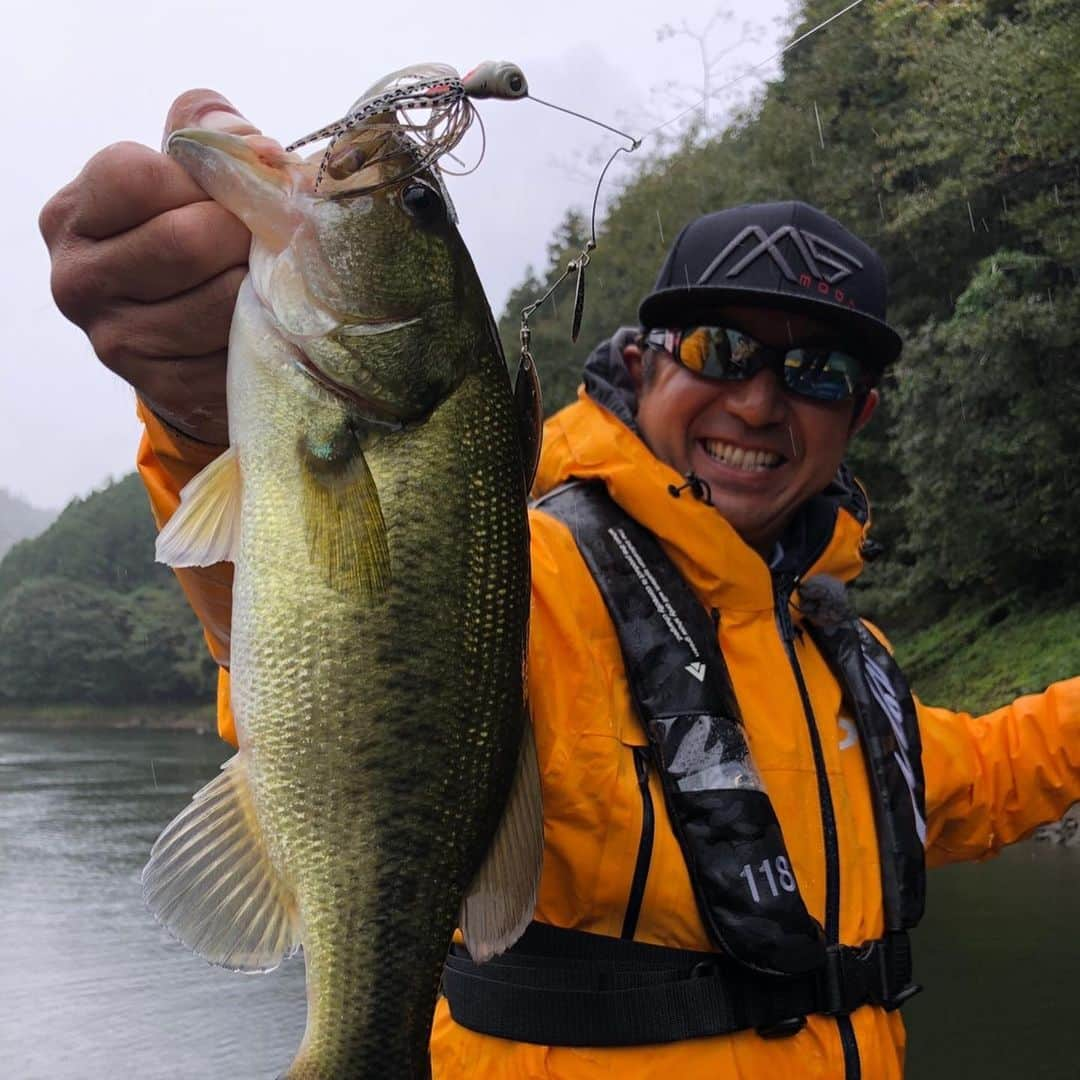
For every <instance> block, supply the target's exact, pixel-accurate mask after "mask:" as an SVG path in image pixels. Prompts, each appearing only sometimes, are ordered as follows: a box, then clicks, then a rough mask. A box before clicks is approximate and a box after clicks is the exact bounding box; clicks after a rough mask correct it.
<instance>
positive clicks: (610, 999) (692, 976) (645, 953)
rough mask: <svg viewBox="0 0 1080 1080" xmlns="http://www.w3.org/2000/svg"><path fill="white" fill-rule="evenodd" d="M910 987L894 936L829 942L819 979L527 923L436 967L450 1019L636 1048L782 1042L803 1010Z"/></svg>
mask: <svg viewBox="0 0 1080 1080" xmlns="http://www.w3.org/2000/svg"><path fill="white" fill-rule="evenodd" d="M919 989H920V988H919V987H918V986H915V985H914V984H912V982H911V949H910V944H909V941H908V936H907V934H906V933H903V932H900V933H895V934H889V935H888V936H887V937H885V938H883V939H881V940H878V941H873V942H868V943H867V944H866V945H864V946H863V947H862V948H859V949H854V948H850V947H848V946H840V947H838V948H836V949H832V950H830V951H829V954H828V961H827V963H826V966H825V968H824V970H823V972H822V974H820V975H818V976H798V977H790V978H786V977H775V976H767V975H760V974H757V973H755V972H751V971H749V970H747V969H746V968H745V967H743V966H742V965H740V964H737V963H735V962H734V961H732V960H730V959H728V958H727V957H725V956H723V955H722V954H720V953H702V952H693V951H689V950H683V949H669V948H664V947H662V946H658V945H647V944H644V943H643V942H639V941H628V940H625V939H622V938H612V937H606V936H602V935H598V934H588V933H584V932H583V931H580V930H564V929H561V928H559V927H555V926H548V925H546V924H543V923H532V924H531V925H530V926H529V928H528V929H527V930H526V931H525V934H524V935H523V937H522V938H521V940H520V941H519V942H518V943H517V944H516V945H515V946H514V947H513V948H512V949H511V950H509V951H508V952H507V953H504V954H503V955H502V956H500V957H496V958H495V959H493V960H489V961H488V962H487V963H484V964H474V963H473V962H472V960H471V959H470V958H469V955H468V953H467V952H466V951H465V950H464V948H462V947H461V946H456V945H455V946H454V947H453V948H452V949H451V952H450V955H449V957H448V958H447V962H446V968H445V971H444V973H443V990H444V992H445V994H446V997H447V1000H448V1002H449V1005H450V1013H451V1015H452V1016H453V1018H454V1020H455V1021H456V1022H457V1023H459V1024H461V1025H462V1026H464V1027H467V1028H470V1029H472V1030H474V1031H480V1032H483V1033H485V1034H488V1035H495V1036H498V1037H500V1038H504V1039H513V1040H515V1041H516V1042H527V1043H537V1044H539V1045H544V1046H635V1045H643V1044H647V1043H665V1042H674V1041H677V1040H680V1039H694V1038H701V1037H703V1036H710V1035H728V1034H731V1033H732V1032H736V1031H746V1030H750V1029H755V1030H757V1031H758V1033H759V1034H760V1035H762V1036H763V1037H765V1038H775V1037H783V1036H786V1035H793V1034H795V1033H796V1032H797V1031H799V1030H801V1029H802V1027H803V1026H804V1025H805V1023H806V1017H807V1015H809V1014H811V1013H826V1014H828V1015H832V1016H839V1015H846V1014H848V1013H851V1012H853V1011H854V1010H855V1009H857V1008H859V1007H860V1006H862V1005H871V1004H872V1005H878V1006H881V1007H882V1008H885V1009H894V1008H897V1007H898V1006H899V1005H901V1004H903V1002H905V1001H906V1000H907V999H908V998H910V997H911V996H912V995H913V994H915V993H917V992H918V990H919Z"/></svg>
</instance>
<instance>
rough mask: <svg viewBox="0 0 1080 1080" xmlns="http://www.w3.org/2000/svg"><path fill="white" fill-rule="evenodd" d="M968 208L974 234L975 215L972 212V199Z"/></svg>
mask: <svg viewBox="0 0 1080 1080" xmlns="http://www.w3.org/2000/svg"><path fill="white" fill-rule="evenodd" d="M967 208H968V221H970V222H971V231H972V232H974V231H975V215H974V214H973V213H972V212H971V200H970V199H969V200H968V204H967Z"/></svg>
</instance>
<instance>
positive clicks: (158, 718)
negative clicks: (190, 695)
mask: <svg viewBox="0 0 1080 1080" xmlns="http://www.w3.org/2000/svg"><path fill="white" fill-rule="evenodd" d="M2 728H55V729H64V728H141V729H145V730H153V731H194V732H197V733H198V734H200V735H210V734H213V733H215V732H216V731H217V718H216V715H215V711H214V704H213V702H205V703H202V704H198V703H196V704H188V705H88V704H78V705H0V729H2Z"/></svg>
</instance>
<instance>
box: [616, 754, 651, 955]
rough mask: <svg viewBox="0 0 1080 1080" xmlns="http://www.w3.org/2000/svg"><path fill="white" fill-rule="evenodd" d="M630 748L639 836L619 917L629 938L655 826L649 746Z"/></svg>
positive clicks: (634, 927)
mask: <svg viewBox="0 0 1080 1080" xmlns="http://www.w3.org/2000/svg"><path fill="white" fill-rule="evenodd" d="M633 751H634V771H635V772H636V773H637V782H638V790H639V791H640V792H641V839H640V840H639V841H638V853H637V861H636V862H635V863H634V877H633V880H632V881H631V883H630V897H629V899H628V900H627V902H626V916H625V918H624V919H623V927H622V936H623V937H624V938H632V937H633V936H634V933H635V931H636V930H637V924H638V916H639V915H640V914H641V902H642V900H643V899H644V897H645V881H646V879H647V878H648V876H649V863H650V862H651V861H652V848H653V832H654V829H655V826H656V815H655V812H654V811H653V801H652V793H651V792H650V791H649V748H648V747H647V746H635V747H633Z"/></svg>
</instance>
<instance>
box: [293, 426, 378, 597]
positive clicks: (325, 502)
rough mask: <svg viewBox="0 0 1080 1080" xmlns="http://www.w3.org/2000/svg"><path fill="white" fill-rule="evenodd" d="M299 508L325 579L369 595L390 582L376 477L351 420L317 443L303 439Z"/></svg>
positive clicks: (314, 559) (311, 553) (350, 592)
mask: <svg viewBox="0 0 1080 1080" xmlns="http://www.w3.org/2000/svg"><path fill="white" fill-rule="evenodd" d="M300 454H301V458H302V462H303V478H304V479H303V485H302V487H301V512H302V513H303V515H304V535H305V537H306V539H307V547H308V555H309V557H310V559H311V563H312V566H314V567H315V568H316V569H317V570H319V571H320V572H321V573H322V574H323V577H324V578H325V580H326V581H327V583H328V584H329V585H330V586H331V587H332V588H334V589H336V590H338V591H339V592H342V593H345V594H346V595H351V596H358V597H360V598H361V599H363V600H366V601H374V600H377V599H378V598H379V597H381V596H382V595H383V594H384V593H385V592H386V590H387V588H388V587H389V585H390V548H389V545H388V542H387V537H386V521H385V520H384V518H383V512H382V504H381V503H380V501H379V490H378V488H377V487H376V486H375V478H374V477H373V476H372V475H371V469H370V468H369V467H368V463H367V461H366V459H365V458H364V454H363V451H362V450H361V448H360V444H359V438H358V436H357V435H356V433H355V432H353V431H352V429H351V428H349V427H348V426H342V427H341V428H340V429H339V430H338V431H336V432H334V433H333V434H332V436H331V437H330V438H329V439H327V440H325V441H321V442H319V443H318V444H315V443H313V442H312V440H311V438H307V439H304V440H302V441H301V445H300Z"/></svg>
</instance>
